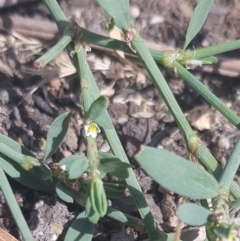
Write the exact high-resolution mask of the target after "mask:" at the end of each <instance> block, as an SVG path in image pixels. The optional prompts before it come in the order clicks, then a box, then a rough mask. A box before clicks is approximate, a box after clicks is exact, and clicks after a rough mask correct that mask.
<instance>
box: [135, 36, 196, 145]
mask: <svg viewBox="0 0 240 241" xmlns="http://www.w3.org/2000/svg"><path fill="white" fill-rule="evenodd" d="M131 45H132V47H133V48H134V49H135V50H136V51H137V55H138V56H139V58H140V59H141V60H142V63H143V65H144V67H145V68H146V70H147V71H148V74H149V75H150V77H151V79H152V81H153V83H154V85H155V86H156V88H157V89H158V91H159V93H160V94H161V96H162V97H163V99H164V101H165V103H166V104H167V106H168V108H169V110H170V112H171V114H172V115H173V117H174V119H175V121H176V122H177V124H178V126H179V128H180V130H181V132H182V134H183V135H184V137H185V140H187V141H188V140H189V139H190V138H191V136H192V135H194V133H193V131H192V129H191V127H190V125H189V123H188V122H187V120H186V118H185V116H184V115H183V113H182V110H181V109H180V107H179V105H178V104H177V102H176V100H175V98H174V96H173V94H172V92H171V90H170V88H169V86H168V84H167V83H166V81H165V79H164V77H163V75H162V73H161V72H160V70H159V68H158V66H157V65H156V63H155V62H154V60H153V58H152V56H151V54H150V52H149V51H148V49H147V47H146V45H145V43H144V41H143V39H142V38H141V37H140V35H139V34H138V33H137V32H136V35H135V39H134V40H133V41H132V42H131Z"/></svg>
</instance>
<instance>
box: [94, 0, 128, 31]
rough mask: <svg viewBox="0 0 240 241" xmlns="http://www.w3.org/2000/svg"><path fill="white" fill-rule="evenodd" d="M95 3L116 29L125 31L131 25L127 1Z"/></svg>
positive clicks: (101, 0) (106, 0) (98, 0)
mask: <svg viewBox="0 0 240 241" xmlns="http://www.w3.org/2000/svg"><path fill="white" fill-rule="evenodd" d="M97 2H98V4H99V5H100V6H101V7H102V8H103V9H104V10H105V12H106V13H107V14H108V15H109V16H110V17H111V18H113V20H114V23H115V24H116V26H117V27H118V28H120V29H122V30H125V31H127V30H128V29H129V28H130V26H132V25H133V20H132V16H131V13H130V7H129V0H121V1H116V0H97Z"/></svg>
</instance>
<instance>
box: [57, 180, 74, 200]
mask: <svg viewBox="0 0 240 241" xmlns="http://www.w3.org/2000/svg"><path fill="white" fill-rule="evenodd" d="M56 193H57V195H58V196H59V197H60V198H61V199H62V200H63V201H64V202H67V203H73V198H72V196H71V194H70V193H71V192H69V190H68V188H67V187H66V186H65V185H64V184H62V183H61V182H57V185H56Z"/></svg>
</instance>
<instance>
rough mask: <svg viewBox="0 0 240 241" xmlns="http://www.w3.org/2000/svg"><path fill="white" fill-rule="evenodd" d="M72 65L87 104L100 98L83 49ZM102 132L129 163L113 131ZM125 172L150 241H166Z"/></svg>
mask: <svg viewBox="0 0 240 241" xmlns="http://www.w3.org/2000/svg"><path fill="white" fill-rule="evenodd" d="M74 63H75V66H76V68H77V72H78V74H79V76H80V79H81V88H85V91H86V90H88V95H87V96H86V97H87V98H88V99H89V100H88V102H91V103H92V102H93V101H94V100H96V99H97V98H98V97H99V96H100V93H99V89H98V87H97V85H96V82H95V80H94V77H93V75H92V72H91V70H90V68H89V66H88V64H87V63H86V59H85V52H84V50H83V49H81V50H80V51H79V52H77V54H75V55H74ZM83 66H84V67H83ZM86 82H87V86H86ZM83 85H84V86H83ZM104 118H106V119H110V116H109V115H108V114H106V115H105V116H104ZM110 120H111V119H110ZM103 131H104V134H105V136H106V138H107V140H108V142H109V145H110V147H111V149H112V151H113V153H114V155H116V156H117V157H118V158H119V159H120V160H122V161H123V162H126V163H129V161H128V158H127V156H126V154H125V152H124V149H123V147H122V144H121V142H120V140H119V138H118V135H117V133H116V131H115V129H103ZM127 170H128V173H129V177H128V178H127V179H126V183H127V185H128V188H129V191H130V193H131V195H132V198H133V199H134V201H135V203H136V206H137V208H138V210H139V213H140V215H141V218H142V219H143V221H144V224H145V227H146V229H147V231H148V234H149V237H150V240H152V241H159V240H166V238H167V235H166V234H165V233H163V232H160V231H159V230H158V228H157V226H156V223H155V221H154V218H153V216H152V214H151V211H150V209H149V207H148V204H147V202H146V200H145V198H144V196H143V194H142V191H141V188H140V186H139V184H138V181H137V179H136V177H135V174H134V172H133V170H132V169H130V168H129V169H127ZM168 240H171V237H170V236H168Z"/></svg>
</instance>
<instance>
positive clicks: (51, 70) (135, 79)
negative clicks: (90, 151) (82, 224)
mask: <svg viewBox="0 0 240 241" xmlns="http://www.w3.org/2000/svg"><path fill="white" fill-rule="evenodd" d="M59 3H60V4H61V7H62V8H63V10H64V12H65V14H66V15H67V17H68V18H69V19H72V20H74V21H76V22H77V23H78V24H79V25H80V26H82V27H85V28H87V29H89V30H91V31H93V32H97V33H100V34H104V35H107V34H108V33H107V31H106V29H105V24H106V22H107V21H108V20H109V19H108V18H107V17H106V15H105V14H104V12H103V11H102V10H101V9H100V8H99V7H98V6H97V4H96V3H95V1H86V0H82V1H77V0H68V1H59ZM196 3H197V1H196V0H192V1H189V0H182V1H177V0H163V1H158V0H149V1H144V0H142V1H137V0H132V1H130V5H131V12H132V15H133V17H134V20H135V22H136V29H137V30H138V31H139V32H140V34H141V35H142V36H143V38H144V40H145V41H146V43H147V44H148V45H149V46H151V47H153V48H157V49H174V48H178V47H179V46H180V45H181V44H182V42H183V40H184V34H185V32H186V29H187V26H188V22H189V19H190V16H191V14H192V11H193V9H194V7H195V6H196ZM0 6H1V9H0V25H1V26H0V29H2V30H1V32H0V49H1V51H0V72H1V73H0V104H1V105H0V108H1V109H0V111H1V119H0V122H1V123H0V124H1V126H0V132H1V133H2V134H4V135H7V136H9V137H11V138H13V139H14V140H16V141H18V142H19V143H21V144H23V145H24V146H26V147H27V148H28V149H30V150H32V151H33V152H34V153H35V154H36V155H37V156H38V157H41V156H42V155H43V154H42V150H41V146H40V145H39V143H41V140H42V139H44V138H45V137H46V132H47V130H48V128H49V125H50V124H51V122H52V121H53V120H54V118H56V117H57V116H58V115H59V114H60V113H63V112H65V111H71V112H72V113H73V116H72V119H71V124H70V127H69V131H68V134H67V137H66V140H65V142H64V143H63V144H62V146H61V148H60V150H59V151H58V152H57V153H56V154H55V155H54V157H53V159H54V161H58V160H60V158H62V157H64V156H68V155H71V154H75V153H84V151H85V150H86V146H85V141H84V137H83V136H84V135H83V130H82V124H83V120H82V109H81V103H80V101H79V84H78V79H77V77H76V75H75V74H74V73H75V69H74V68H73V66H72V65H71V61H69V59H68V57H67V55H66V53H63V54H61V55H60V56H58V57H57V58H56V59H55V61H53V62H52V63H51V64H50V65H49V66H47V67H46V68H45V69H44V70H43V71H41V72H40V71H37V70H35V69H34V68H33V67H32V63H33V61H34V60H35V59H37V57H38V56H39V55H41V54H42V53H45V52H46V50H47V49H49V48H50V47H51V46H52V45H53V44H54V43H55V42H56V41H57V39H58V37H59V36H58V35H57V28H56V25H55V24H54V23H53V22H52V21H51V17H50V16H49V13H48V11H47V9H46V7H45V6H44V5H43V4H42V3H41V1H30V0H29V1H27V0H21V1H20V0H19V1H16V2H14V3H13V1H9V2H8V1H7V2H6V3H5V1H2V0H0ZM92 16H94V18H92ZM239 16H240V4H239V2H238V1H233V0H232V1H227V0H219V1H215V2H214V5H213V7H212V9H211V12H210V15H209V17H208V19H207V21H206V23H205V25H204V27H203V29H202V30H201V32H200V33H199V35H198V36H197V38H196V39H195V40H194V41H193V42H192V43H191V46H190V48H192V49H193V48H198V47H202V46H210V45H213V44H217V43H222V42H225V41H229V40H234V39H239V37H240V27H239V26H240V24H239V23H240V17H239ZM113 34H114V36H116V34H117V33H113ZM239 53H240V52H239V50H237V51H234V52H231V53H227V54H224V55H221V56H220V58H219V64H217V65H215V66H214V67H209V66H207V67H203V68H198V69H195V70H192V72H193V73H194V74H195V76H196V77H197V78H199V79H200V80H201V81H202V82H203V83H204V84H205V85H206V86H207V87H208V88H209V89H210V90H211V91H213V93H215V94H216V95H217V96H218V97H219V98H220V99H221V100H222V101H223V102H224V103H225V104H226V105H227V106H228V107H230V108H231V109H232V110H233V111H234V112H235V113H237V114H238V115H239V114H240V98H239V93H240V86H239V85H240V84H239V83H240V82H239V74H240V67H239V66H240V62H239V57H238V56H239ZM87 60H88V62H89V64H90V66H91V69H92V70H93V72H94V77H95V79H96V81H97V83H98V86H99V88H100V90H101V93H102V94H104V95H106V96H108V97H109V98H110V106H109V112H110V115H111V117H112V119H113V123H114V125H115V128H116V130H117V132H118V134H119V137H120V139H121V142H122V144H123V146H124V148H125V150H126V153H127V155H128V156H129V158H130V160H131V164H132V165H133V167H134V171H135V174H136V176H137V179H138V181H139V183H140V185H141V187H142V190H143V193H144V195H145V198H146V200H147V202H148V204H149V206H150V208H151V210H152V213H153V215H154V218H155V220H156V222H157V224H158V225H159V227H160V228H161V229H162V230H164V231H165V232H168V233H173V232H174V229H175V227H176V225H177V218H176V207H177V205H178V203H179V202H180V201H181V197H179V196H177V195H175V194H173V193H168V192H166V191H165V190H163V189H162V188H161V187H159V186H158V185H157V184H156V183H154V182H153V181H152V179H151V178H150V177H148V176H146V174H145V173H144V172H143V171H142V170H141V169H140V168H139V166H138V165H137V164H136V162H135V161H134V159H133V155H134V154H135V153H136V152H137V151H138V149H139V146H140V145H141V144H146V145H150V146H155V147H162V148H164V149H167V150H169V151H171V152H174V153H176V154H178V155H180V156H183V157H186V155H187V150H186V145H185V142H184V139H183V137H182V135H181V133H180V132H179V130H178V128H177V125H176V123H175V121H174V119H173V117H172V116H171V115H170V113H169V111H168V109H167V107H166V105H165V103H164V101H163V99H162V98H161V96H160V95H159V94H158V92H157V91H156V89H155V88H154V87H153V85H152V84H151V81H150V79H149V77H148V75H147V73H146V72H145V71H144V70H143V68H142V66H141V64H140V63H139V62H138V61H137V60H136V59H131V58H128V57H126V58H125V59H122V58H119V57H116V55H115V54H114V53H113V52H110V51H106V50H101V49H99V48H96V46H92V52H91V53H89V54H88V55H87ZM160 68H161V70H162V71H163V74H164V76H165V78H166V80H167V81H168V84H169V86H170V88H171V90H172V92H173V93H174V95H175V97H176V99H177V101H178V103H179V105H180V107H181V108H182V110H183V111H184V114H185V115H186V117H187V119H188V120H189V122H190V124H191V125H192V127H193V128H194V130H195V131H196V132H197V133H198V135H199V137H200V138H201V140H202V141H203V142H204V144H205V145H206V146H207V147H208V148H209V149H210V150H211V152H212V153H213V155H214V156H215V157H216V158H217V159H218V161H219V162H220V163H221V165H223V166H224V164H225V163H226V160H227V158H228V156H229V154H230V153H231V150H232V148H233V146H234V143H235V142H236V140H237V137H238V135H239V131H238V130H237V129H236V128H235V127H234V126H233V125H231V124H230V123H229V122H228V121H227V120H226V119H225V118H224V117H222V116H221V114H219V113H218V112H217V111H215V110H214V109H213V108H212V107H211V106H209V105H208V104H207V102H206V101H205V100H204V99H203V98H202V97H201V96H200V95H199V94H197V93H196V92H195V91H193V90H192V89H191V88H189V87H188V86H187V85H186V84H185V83H184V82H183V81H181V80H180V79H179V78H177V77H176V76H175V75H174V74H172V73H169V72H167V71H166V70H164V69H163V68H162V67H160ZM98 143H99V148H100V150H102V151H109V146H108V144H107V143H106V141H105V140H104V139H103V137H102V136H99V138H98ZM236 180H237V181H239V177H236ZM10 181H11V185H12V188H13V190H14V193H15V196H16V199H17V201H18V203H19V205H20V207H21V209H22V211H23V213H24V215H25V218H26V220H27V222H28V224H29V226H30V228H31V230H32V232H33V235H34V237H35V238H36V240H39V241H49V240H58V241H60V240H63V238H64V234H65V232H66V230H67V228H68V227H69V225H70V222H71V220H73V219H74V217H75V216H76V215H77V214H78V213H79V212H80V211H81V210H82V209H81V207H79V206H77V205H76V204H71V205H66V204H65V203H63V202H62V201H61V200H59V199H58V198H56V197H55V196H52V197H50V196H47V195H46V194H44V193H40V192H34V191H32V190H29V189H27V188H25V187H23V186H21V185H19V184H18V183H16V182H14V181H12V180H10ZM0 194H1V193H0ZM110 204H111V205H112V206H113V207H115V208H118V209H119V210H121V211H123V212H126V213H128V214H130V215H135V216H138V213H137V210H136V207H135V205H134V203H133V201H132V199H131V197H130V196H129V195H127V194H126V196H123V197H122V198H120V199H117V200H111V202H110ZM237 217H238V211H236V212H235V213H234V214H233V218H237ZM0 227H1V228H2V229H4V230H5V231H7V232H9V233H11V234H12V235H14V236H15V237H16V238H17V239H18V240H21V236H20V234H19V232H18V230H17V228H16V226H15V225H14V221H13V220H12V217H11V214H10V212H9V210H8V208H7V205H6V202H5V200H4V197H3V195H2V194H1V195H0ZM0 234H1V235H0V236H1V237H3V233H0ZM146 238H147V236H146V233H144V232H143V233H136V232H134V231H133V230H131V229H129V228H128V227H125V226H123V225H120V224H119V223H117V222H116V221H113V220H111V219H108V218H103V219H101V221H100V222H99V223H98V225H96V227H95V231H94V239H93V240H95V241H101V240H111V241H116V240H121V241H125V240H126V241H128V240H129V241H133V240H144V239H146ZM181 238H182V240H186V241H192V240H195V239H197V240H204V230H203V229H202V228H190V227H184V228H183V234H182V237H181Z"/></svg>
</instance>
